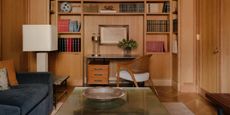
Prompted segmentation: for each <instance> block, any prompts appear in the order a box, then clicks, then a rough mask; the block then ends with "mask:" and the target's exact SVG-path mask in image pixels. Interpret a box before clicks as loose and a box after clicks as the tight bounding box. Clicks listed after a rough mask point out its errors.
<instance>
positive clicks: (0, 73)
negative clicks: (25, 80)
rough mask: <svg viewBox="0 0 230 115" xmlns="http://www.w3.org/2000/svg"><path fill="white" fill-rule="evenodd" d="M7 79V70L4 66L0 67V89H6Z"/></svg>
mask: <svg viewBox="0 0 230 115" xmlns="http://www.w3.org/2000/svg"><path fill="white" fill-rule="evenodd" d="M7 89H9V87H8V80H7V71H6V68H0V91H2V90H7Z"/></svg>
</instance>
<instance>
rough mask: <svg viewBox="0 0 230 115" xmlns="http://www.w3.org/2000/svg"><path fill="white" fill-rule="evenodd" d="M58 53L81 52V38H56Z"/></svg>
mask: <svg viewBox="0 0 230 115" xmlns="http://www.w3.org/2000/svg"><path fill="white" fill-rule="evenodd" d="M58 51H60V52H81V38H58Z"/></svg>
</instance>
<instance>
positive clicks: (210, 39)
mask: <svg viewBox="0 0 230 115" xmlns="http://www.w3.org/2000/svg"><path fill="white" fill-rule="evenodd" d="M197 2H198V4H199V6H198V7H199V12H200V14H199V17H198V18H199V34H200V41H199V42H200V44H199V46H200V47H199V48H200V51H199V53H200V54H199V57H200V58H199V61H200V68H199V69H200V70H199V72H200V75H199V87H200V89H201V91H202V92H203V91H204V92H220V75H221V74H220V61H221V60H220V56H221V55H222V52H221V53H220V52H219V50H220V40H221V36H220V27H221V26H220V21H221V18H220V17H221V16H220V14H221V11H220V3H221V1H220V0H201V1H197ZM224 42H226V41H224ZM223 69H224V68H223ZM202 92H201V93H202Z"/></svg>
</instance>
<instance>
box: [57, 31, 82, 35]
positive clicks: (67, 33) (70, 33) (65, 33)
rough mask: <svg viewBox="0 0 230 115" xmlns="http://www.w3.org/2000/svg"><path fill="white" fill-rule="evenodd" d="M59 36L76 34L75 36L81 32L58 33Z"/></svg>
mask: <svg viewBox="0 0 230 115" xmlns="http://www.w3.org/2000/svg"><path fill="white" fill-rule="evenodd" d="M58 34H59V35H62V34H77V35H81V32H58Z"/></svg>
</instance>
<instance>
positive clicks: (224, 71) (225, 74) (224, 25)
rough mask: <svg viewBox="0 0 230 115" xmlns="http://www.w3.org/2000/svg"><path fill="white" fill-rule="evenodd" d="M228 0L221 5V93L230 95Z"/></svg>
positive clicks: (229, 1)
mask: <svg viewBox="0 0 230 115" xmlns="http://www.w3.org/2000/svg"><path fill="white" fill-rule="evenodd" d="M229 6H230V0H222V3H221V92H222V93H230V84H229V81H230V77H229V75H230V21H229V20H230V7H229Z"/></svg>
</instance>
